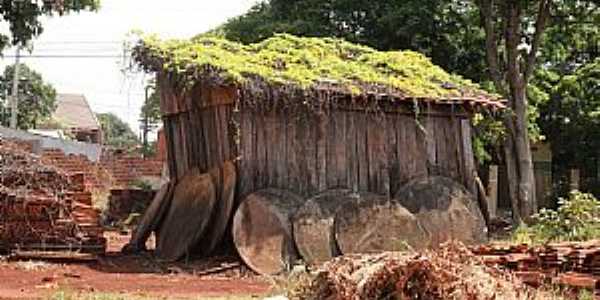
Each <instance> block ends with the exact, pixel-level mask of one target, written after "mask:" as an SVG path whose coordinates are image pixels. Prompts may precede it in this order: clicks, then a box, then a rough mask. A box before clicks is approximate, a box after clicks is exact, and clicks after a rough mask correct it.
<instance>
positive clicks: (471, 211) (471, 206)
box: [394, 176, 487, 248]
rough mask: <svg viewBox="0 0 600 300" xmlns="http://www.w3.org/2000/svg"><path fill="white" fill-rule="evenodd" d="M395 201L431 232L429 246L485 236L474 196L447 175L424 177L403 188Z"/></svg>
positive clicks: (477, 241)
mask: <svg viewBox="0 0 600 300" xmlns="http://www.w3.org/2000/svg"><path fill="white" fill-rule="evenodd" d="M394 201H395V202H398V203H400V204H402V205H403V206H404V207H406V208H407V209H408V210H409V211H410V212H411V213H413V214H414V215H415V216H416V218H417V219H418V220H419V223H420V224H421V226H423V228H424V229H425V230H426V231H427V232H428V233H429V234H428V236H429V239H428V245H426V246H428V247H434V248H435V247H437V246H439V245H440V244H442V243H444V242H446V241H448V240H459V241H461V242H463V243H467V244H476V243H481V242H484V241H485V240H486V237H487V229H486V226H485V221H484V218H483V215H482V214H481V210H480V209H479V207H478V205H477V200H476V199H475V197H474V196H473V195H472V194H471V193H470V192H469V191H467V189H466V188H465V187H464V186H463V185H461V184H460V183H457V182H455V181H454V180H452V179H450V178H446V177H440V176H434V177H424V178H419V179H415V180H412V181H410V182H409V183H407V184H406V185H405V186H403V187H402V188H400V190H399V191H398V192H397V193H396V196H395V197H394Z"/></svg>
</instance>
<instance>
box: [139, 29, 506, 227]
mask: <svg viewBox="0 0 600 300" xmlns="http://www.w3.org/2000/svg"><path fill="white" fill-rule="evenodd" d="M134 58H135V59H136V61H137V62H138V63H139V64H140V65H141V66H142V67H143V68H144V69H145V70H146V71H150V72H155V73H156V74H157V78H158V83H159V86H160V91H161V96H162V97H161V110H162V113H163V120H164V132H165V137H166V141H167V155H168V164H169V173H170V175H171V178H172V181H173V182H177V181H179V180H181V179H182V178H184V177H185V176H187V174H188V173H190V172H191V171H192V170H197V171H199V172H200V173H208V172H211V170H213V169H215V168H217V169H218V168H219V167H220V166H222V165H223V163H224V162H227V161H230V162H234V163H235V166H236V179H235V183H236V184H235V186H236V187H235V193H234V194H235V195H234V199H235V205H234V207H235V206H237V205H238V204H239V203H240V202H241V201H243V199H244V198H245V197H246V196H247V195H250V194H252V193H254V192H256V191H259V190H263V189H267V188H270V189H278V190H285V191H289V192H291V193H293V194H295V195H298V196H300V197H301V198H302V199H306V198H309V197H311V196H314V195H317V194H319V193H322V192H325V191H327V190H332V189H344V190H349V191H354V192H370V193H374V194H378V195H382V196H384V197H388V198H389V197H393V195H394V194H395V193H396V191H398V189H399V188H400V187H401V186H402V185H403V184H405V183H406V182H408V181H410V180H411V179H414V178H419V177H426V176H444V177H448V178H451V179H454V180H455V181H457V182H459V183H461V184H463V185H464V186H465V187H467V189H468V190H471V191H473V193H475V188H476V187H475V180H474V174H475V173H474V170H475V162H474V157H473V151H472V147H471V140H472V130H471V125H470V121H469V118H470V117H471V116H472V114H473V113H474V112H477V111H493V110H496V109H501V108H502V107H503V104H502V103H501V102H500V101H498V99H497V98H496V97H495V96H493V95H490V94H487V93H485V92H482V91H481V90H479V89H478V88H477V86H476V85H474V84H472V83H470V82H468V81H467V80H464V79H462V78H460V77H458V76H454V75H450V74H448V73H446V72H444V71H443V70H442V69H441V68H439V67H437V66H435V65H433V64H431V62H430V61H429V60H428V59H427V58H426V57H424V56H422V55H421V54H418V53H415V52H410V51H406V52H379V51H376V50H373V49H371V48H368V47H363V46H359V45H354V44H350V43H347V42H344V41H341V40H337V39H317V38H299V37H294V36H290V35H278V36H276V37H273V38H271V39H268V40H265V41H263V42H261V43H258V44H253V45H240V44H236V43H231V42H228V41H225V40H221V39H218V38H210V37H206V38H200V39H197V40H194V41H178V42H167V43H165V42H160V41H158V40H156V39H153V38H147V39H145V40H143V42H141V43H140V45H139V46H138V47H137V48H136V49H135V51H134ZM217 181H218V180H217ZM216 187H217V190H219V188H218V184H216ZM218 201H219V200H217V202H218ZM211 207H213V208H214V207H216V206H214V205H212V206H211ZM232 214H233V210H231V211H227V212H222V211H220V212H216V211H213V212H212V214H211V216H210V217H211V218H213V220H214V218H215V215H218V217H216V218H226V219H228V220H230V219H231V218H232ZM209 227H210V226H209ZM218 238H222V236H219V237H218Z"/></svg>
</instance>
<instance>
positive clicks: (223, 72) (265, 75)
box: [133, 34, 493, 98]
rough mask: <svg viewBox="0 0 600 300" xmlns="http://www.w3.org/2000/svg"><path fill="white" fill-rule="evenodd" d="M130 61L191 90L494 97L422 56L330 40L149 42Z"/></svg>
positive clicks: (285, 37) (145, 39)
mask: <svg viewBox="0 0 600 300" xmlns="http://www.w3.org/2000/svg"><path fill="white" fill-rule="evenodd" d="M133 57H134V59H135V61H136V62H137V63H138V64H139V65H140V66H142V67H143V68H144V69H145V70H146V71H164V72H165V73H167V74H171V75H178V76H180V79H184V80H183V81H184V82H185V83H186V84H190V85H193V84H194V83H196V82H197V81H198V80H200V79H207V78H208V77H209V76H210V77H211V78H214V77H216V78H219V79H222V80H225V81H226V82H229V83H234V84H238V85H244V84H246V83H249V82H260V81H266V82H267V83H268V84H271V85H291V86H294V87H299V88H301V89H308V88H312V87H317V86H320V85H322V84H324V83H325V84H334V85H335V86H336V87H338V88H341V90H342V91H345V92H347V93H351V94H360V93H364V92H368V91H373V90H380V91H384V92H388V93H393V94H396V95H398V96H403V97H419V98H420V97H424V98H448V97H461V96H463V95H464V96H469V95H482V96H485V97H493V96H491V95H489V94H486V93H485V92H483V91H481V90H479V88H478V86H477V85H475V84H473V83H472V82H470V81H468V80H465V79H463V78H462V77H460V76H457V75H452V74H449V73H447V72H446V71H444V70H443V69H442V68H440V67H438V66H436V65H434V64H432V63H431V61H430V60H429V58H427V57H426V56H424V55H422V54H420V53H417V52H414V51H387V52H384V51H377V50H375V49H373V48H369V47H366V46H361V45H357V44H353V43H349V42H346V41H344V40H341V39H335V38H304V37H296V36H293V35H289V34H278V35H276V36H275V37H272V38H269V39H266V40H264V41H262V42H260V43H256V44H250V45H243V44H239V43H235V42H230V41H227V40H225V39H223V38H220V37H210V36H201V37H198V38H195V39H193V40H167V41H162V40H160V39H158V38H157V37H156V36H153V35H150V36H145V37H143V38H142V39H141V41H140V43H139V44H138V46H137V47H135V48H134V50H133ZM207 75H208V76H207ZM257 79H259V80H257Z"/></svg>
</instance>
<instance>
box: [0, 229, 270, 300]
mask: <svg viewBox="0 0 600 300" xmlns="http://www.w3.org/2000/svg"><path fill="white" fill-rule="evenodd" d="M107 237H108V239H109V248H108V252H107V254H106V255H104V256H101V257H97V259H93V260H91V259H72V258H71V259H63V258H60V259H56V258H55V259H52V260H49V259H46V260H39V259H35V258H34V260H18V259H9V260H4V261H2V262H0V299H46V298H48V297H50V295H52V294H54V293H56V291H60V290H66V291H69V292H73V293H111V294H126V295H136V296H144V297H150V298H163V299H164V298H176V299H199V298H210V297H219V296H232V295H243V296H251V295H256V296H261V295H265V294H266V293H268V292H269V290H270V288H271V287H270V284H269V283H267V282H266V281H264V280H261V278H259V277H256V276H255V275H253V274H252V273H251V272H250V271H248V270H247V269H246V268H245V267H244V266H243V265H241V264H240V262H239V261H238V259H237V258H235V257H217V258H213V259H210V260H194V261H190V262H187V263H186V262H181V263H162V262H160V261H157V260H156V259H154V257H153V256H152V254H151V253H147V254H142V255H134V256H127V255H122V254H120V253H119V252H118V250H119V249H120V248H121V246H122V245H123V244H124V242H126V241H127V240H128V236H125V235H120V234H119V233H114V232H110V233H107Z"/></svg>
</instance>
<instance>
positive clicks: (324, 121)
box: [315, 113, 329, 191]
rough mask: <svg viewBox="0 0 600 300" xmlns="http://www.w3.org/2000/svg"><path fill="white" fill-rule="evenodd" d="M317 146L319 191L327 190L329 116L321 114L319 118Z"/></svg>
mask: <svg viewBox="0 0 600 300" xmlns="http://www.w3.org/2000/svg"><path fill="white" fill-rule="evenodd" d="M316 119H317V122H318V123H317V127H316V129H317V130H316V139H315V141H316V145H317V164H316V167H317V168H316V170H317V178H318V179H317V181H318V183H317V187H316V188H317V191H324V190H326V189H327V162H328V159H327V158H328V157H327V138H328V134H327V133H328V129H329V116H327V115H325V114H324V113H321V114H320V115H319V116H318V117H317V118H316Z"/></svg>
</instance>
